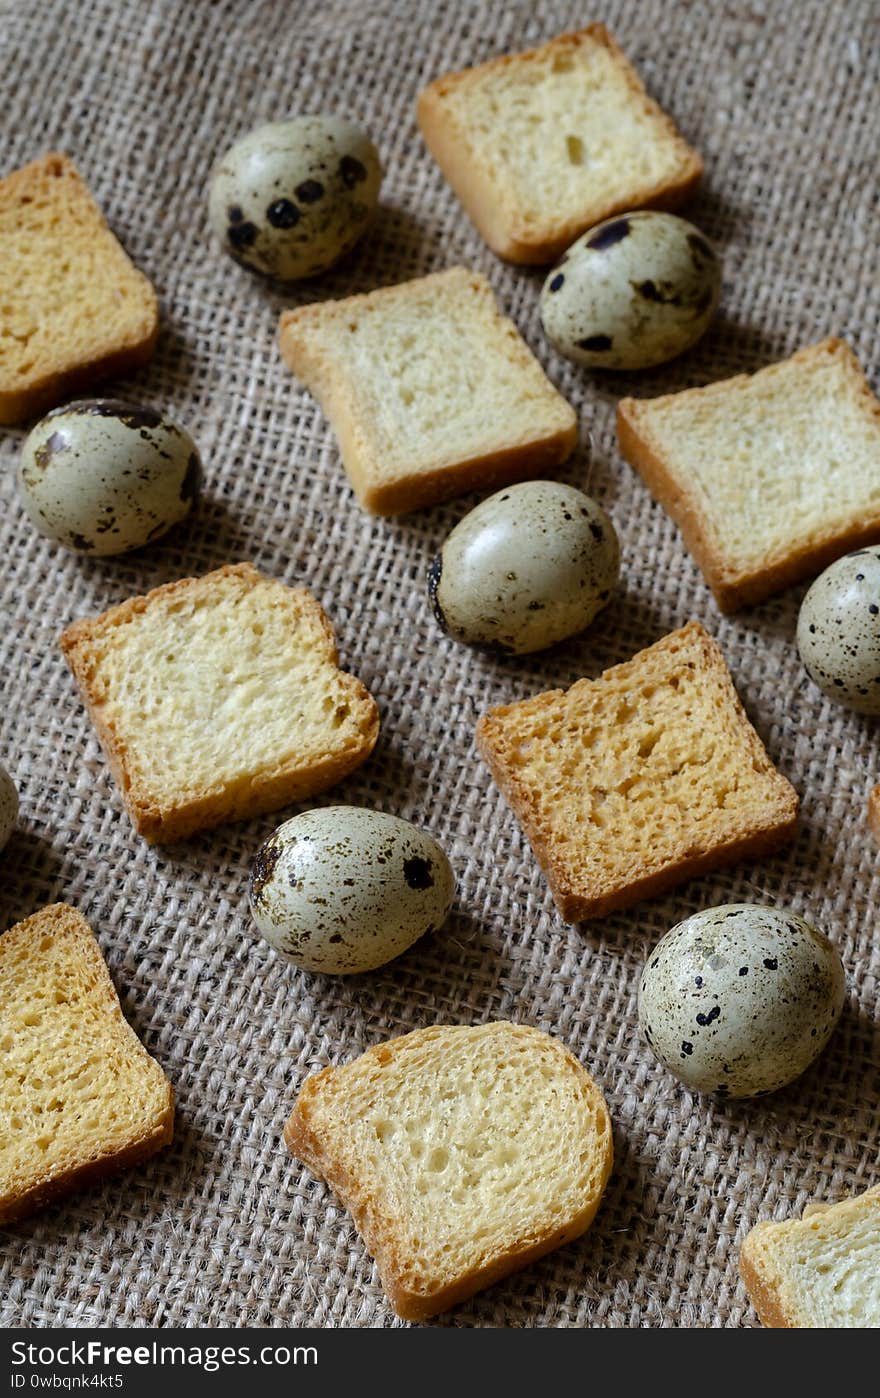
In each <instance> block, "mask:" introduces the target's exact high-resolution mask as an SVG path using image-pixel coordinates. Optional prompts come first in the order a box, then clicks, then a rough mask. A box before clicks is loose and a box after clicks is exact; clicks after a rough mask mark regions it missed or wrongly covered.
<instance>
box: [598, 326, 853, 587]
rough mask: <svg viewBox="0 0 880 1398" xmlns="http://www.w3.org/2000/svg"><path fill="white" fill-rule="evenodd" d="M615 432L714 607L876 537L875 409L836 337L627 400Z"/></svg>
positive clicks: (813, 569) (808, 571) (809, 571)
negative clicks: (733, 373)
mask: <svg viewBox="0 0 880 1398" xmlns="http://www.w3.org/2000/svg"><path fill="white" fill-rule="evenodd" d="M618 433H619V437H620V449H621V451H622V452H623V455H624V456H625V457H626V459H627V461H629V462H630V463H631V464H632V465H633V466H635V468H636V470H637V471H639V472H640V474H641V475H642V476H643V477H644V479H645V482H646V483H647V485H648V486H649V488H650V489H651V491H652V492H653V494H654V495H655V496H656V497H657V499H658V500H659V501H660V503H661V505H663V506H664V508H665V509H666V510H668V511H669V513H670V514H671V516H672V518H673V519H674V520H675V522H676V523H677V524H678V526H679V528H680V529H681V532H682V534H683V535H684V541H685V543H686V544H687V546H688V548H689V549H690V551H691V553H692V554H693V556H694V558H695V559H696V561H697V563H698V564H699V566H700V568H701V569H702V570H703V573H704V575H705V578H706V581H707V582H708V584H709V586H710V587H711V589H712V591H713V593H714V594H715V599H716V601H717V602H718V605H719V607H720V608H721V610H722V611H724V612H733V611H736V610H737V609H738V608H740V607H745V606H748V605H750V604H751V603H753V602H759V601H761V600H762V599H763V598H764V597H769V596H770V595H771V593H774V592H778V591H779V590H780V589H781V588H783V587H787V586H788V585H789V583H792V582H796V581H797V580H798V579H799V578H805V577H809V576H811V575H813V574H815V573H819V572H820V571H821V570H822V569H823V568H824V567H825V566H826V565H827V564H828V563H831V562H833V560H834V559H835V558H839V557H840V556H841V555H842V554H844V553H847V552H849V550H850V549H854V548H857V547H859V545H861V544H870V543H877V542H878V540H880V495H878V492H877V462H878V460H880V403H878V402H877V399H876V398H875V397H874V395H873V393H872V392H871V389H870V387H869V385H868V382H867V380H866V379H865V376H864V374H863V373H862V370H861V368H860V366H859V362H858V360H857V359H856V357H855V355H854V354H853V352H852V350H850V349H849V348H848V346H847V345H845V344H844V343H843V341H842V340H834V339H830V340H823V341H822V343H821V344H818V345H813V346H811V347H810V348H809V349H804V350H800V351H799V352H798V353H797V354H795V355H792V357H791V358H790V359H786V360H783V361H782V362H781V363H779V364H771V365H770V366H769V367H768V368H766V369H761V370H759V371H758V373H756V374H751V375H748V374H740V375H738V376H737V377H736V378H733V379H725V380H723V381H722V382H721V383H714V384H710V385H709V386H708V388H691V389H687V390H686V391H685V392H684V393H673V394H669V395H667V396H666V397H664V398H649V399H635V398H624V399H622V400H621V402H620V403H619V404H618Z"/></svg>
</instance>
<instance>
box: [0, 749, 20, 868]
mask: <svg viewBox="0 0 880 1398" xmlns="http://www.w3.org/2000/svg"><path fill="white" fill-rule="evenodd" d="M17 820H18V792H17V791H16V788H15V782H14V781H13V780H12V778H11V777H10V775H9V773H8V772H7V770H6V768H5V767H4V766H3V765H2V763H0V850H2V849H5V848H6V846H7V844H8V843H9V838H10V836H11V834H12V832H13V830H14V829H15V822H16V821H17Z"/></svg>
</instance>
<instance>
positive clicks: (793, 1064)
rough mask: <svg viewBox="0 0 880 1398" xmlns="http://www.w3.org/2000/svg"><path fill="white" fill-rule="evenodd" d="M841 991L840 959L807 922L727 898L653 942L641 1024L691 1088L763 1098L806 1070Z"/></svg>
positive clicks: (835, 1014)
mask: <svg viewBox="0 0 880 1398" xmlns="http://www.w3.org/2000/svg"><path fill="white" fill-rule="evenodd" d="M843 996H844V975H843V966H842V964H841V960H840V957H839V956H838V954H837V952H836V951H835V949H834V947H833V946H832V945H831V943H830V942H829V941H828V938H827V937H825V936H823V934H822V933H821V932H819V931H818V930H817V929H816V928H815V927H813V926H811V924H810V923H809V922H805V921H804V919H803V918H802V917H798V916H797V915H796V914H795V913H791V912H787V911H785V910H784V909H777V908H768V907H760V906H759V905H757V904H755V903H731V904H724V905H722V906H721V907H718V908H706V909H705V910H704V911H702V912H699V913H694V914H693V916H692V917H689V918H686V919H685V921H684V922H680V923H679V924H678V926H677V927H673V929H672V931H671V932H667V934H666V936H665V937H664V938H663V939H662V941H660V942H659V943H658V944H657V946H656V947H655V949H654V951H653V952H652V954H651V956H650V957H649V959H648V963H647V965H646V966H645V969H644V972H643V973H642V979H641V984H640V986H639V1024H640V1025H641V1028H642V1032H643V1033H644V1035H645V1038H646V1039H647V1041H648V1043H649V1044H650V1046H651V1048H652V1049H653V1051H654V1053H655V1054H656V1055H657V1057H658V1058H659V1060H660V1062H661V1063H662V1064H663V1065H664V1067H666V1068H668V1069H669V1071H670V1072H671V1073H674V1074H675V1076H676V1077H677V1078H680V1079H681V1081H682V1082H683V1083H685V1085H686V1086H687V1087H689V1088H692V1089H693V1090H694V1091H695V1092H714V1093H717V1094H718V1095H719V1096H721V1097H757V1096H759V1095H762V1094H763V1093H766V1092H775V1091H776V1089H777V1088H780V1087H784V1086H785V1085H786V1083H790V1082H792V1081H793V1080H794V1079H795V1078H797V1077H799V1076H800V1074H801V1073H803V1072H804V1071H805V1069H807V1068H809V1066H810V1064H811V1063H812V1062H813V1060H814V1059H815V1058H817V1057H818V1055H819V1054H820V1053H821V1052H822V1050H823V1048H824V1047H825V1045H826V1044H827V1042H828V1040H829V1038H830V1036H831V1031H832V1029H833V1028H834V1026H835V1024H836V1023H837V1020H838V1019H839V1017H840V1012H841V1009H842V1008H843Z"/></svg>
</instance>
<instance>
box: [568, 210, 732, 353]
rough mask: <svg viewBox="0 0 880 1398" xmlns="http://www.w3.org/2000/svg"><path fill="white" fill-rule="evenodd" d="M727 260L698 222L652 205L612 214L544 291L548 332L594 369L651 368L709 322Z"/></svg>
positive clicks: (580, 244) (571, 254) (686, 346)
mask: <svg viewBox="0 0 880 1398" xmlns="http://www.w3.org/2000/svg"><path fill="white" fill-rule="evenodd" d="M720 290H721V263H720V261H719V259H718V257H717V255H716V253H715V250H714V248H713V247H712V245H711V243H709V242H708V240H707V239H706V238H705V237H704V236H703V234H702V233H701V232H700V231H699V229H698V228H695V227H694V226H693V224H692V223H687V222H686V221H685V219H683V218H676V217H675V215H674V214H660V213H651V212H649V211H644V212H641V213H633V214H624V215H623V216H622V217H619V218H612V219H607V220H606V221H605V222H604V223H599V224H597V225H596V227H595V228H591V229H590V230H589V232H587V233H585V234H584V235H583V237H581V238H578V240H577V242H576V243H572V245H571V247H570V248H569V249H568V252H567V253H566V254H565V256H564V258H563V259H562V261H561V262H560V263H559V265H558V267H554V269H553V271H552V272H551V273H550V275H549V276H548V278H547V280H546V282H545V283H544V289H543V291H542V293H541V320H542V322H543V325H544V331H545V333H546V335H547V337H548V339H550V340H551V341H552V343H553V344H554V345H555V346H556V348H557V349H558V350H559V352H560V354H564V355H565V356H566V358H567V359H573V360H574V361H575V363H576V364H585V365H586V366H587V367H588V368H591V369H647V368H649V367H650V366H651V365H652V364H664V363H665V362H666V360H667V359H674V358H675V356H676V355H677V354H682V353H683V351H684V350H686V349H689V348H690V346H691V345H692V344H694V343H695V342H696V341H697V340H698V339H699V338H700V336H701V335H702V334H703V333H704V331H705V330H706V329H707V327H708V325H709V322H710V320H711V319H712V316H713V315H714V313H715V308H716V306H717V305H718V296H719V293H720Z"/></svg>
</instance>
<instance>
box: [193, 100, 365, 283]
mask: <svg viewBox="0 0 880 1398" xmlns="http://www.w3.org/2000/svg"><path fill="white" fill-rule="evenodd" d="M381 182H382V169H381V166H380V164H379V156H378V153H377V151H376V147H375V146H374V145H373V143H372V141H371V140H370V139H369V138H368V137H367V136H365V135H364V133H363V132H362V131H361V130H360V129H359V128H358V127H357V126H355V125H354V123H353V122H350V121H345V120H344V119H343V118H341V117H337V116H304V117H295V118H293V120H291V121H272V122H269V123H268V125H266V126H258V127H257V128H256V130H254V131H251V132H250V133H249V134H248V135H247V136H244V137H243V138H242V139H241V140H240V141H236V143H235V145H234V146H232V147H231V148H230V149H229V150H228V151H227V152H226V154H225V155H224V156H223V158H222V159H221V160H220V161H219V162H218V164H217V166H216V168H215V170H214V173H213V175H212V177H211V190H210V196H209V216H210V221H211V227H212V229H213V231H214V234H215V236H216V237H217V238H218V239H219V240H220V242H221V243H222V244H223V246H224V247H225V248H226V250H227V252H228V253H230V255H231V256H232V257H234V258H235V260H236V261H237V262H241V263H243V264H244V265H245V266H246V267H250V268H252V269H253V270H254V271H257V272H264V273H266V274H267V275H268V276H270V277H274V278H276V279H277V280H278V281H296V280H297V279H298V278H299V277H313V276H315V275H316V274H317V273H319V272H326V271H327V269H328V268H329V267H332V266H333V264H334V263H335V262H338V261H339V259H340V258H341V257H344V256H345V254H346V253H347V252H350V251H351V249H352V248H353V247H354V245H355V243H356V242H357V241H358V239H359V238H360V236H361V234H362V233H363V232H364V229H365V228H366V227H367V224H368V223H369V222H370V220H371V218H372V217H373V214H374V213H375V210H376V206H377V203H378V200H379V185H380V184H381Z"/></svg>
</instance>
